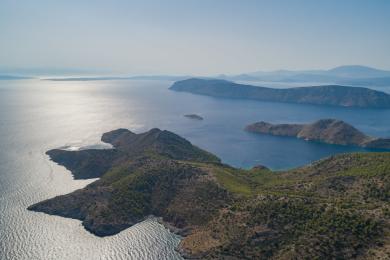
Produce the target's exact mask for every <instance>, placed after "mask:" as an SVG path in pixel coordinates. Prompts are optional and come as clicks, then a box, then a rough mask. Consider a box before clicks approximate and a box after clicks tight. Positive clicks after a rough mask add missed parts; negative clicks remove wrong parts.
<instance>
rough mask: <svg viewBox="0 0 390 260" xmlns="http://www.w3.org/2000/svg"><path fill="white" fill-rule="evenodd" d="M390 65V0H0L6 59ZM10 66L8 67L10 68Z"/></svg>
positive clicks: (206, 65) (160, 68)
mask: <svg viewBox="0 0 390 260" xmlns="http://www.w3.org/2000/svg"><path fill="white" fill-rule="evenodd" d="M344 64H363V65H369V66H374V67H379V68H383V69H390V1H388V0H383V1H380V0H377V1H376V0H363V1H359V0H344V1H343V0H334V1H331V0H324V1H318V0H312V1H303V0H302V1H298V0H297V1H295V0H286V1H271V0H270V1H260V0H257V1H249V0H236V1H229V0H208V1H206V0H193V1H190V0H161V1H145V0H142V1H141V0H140V1H130V0H127V1H125V0H123V1H119V0H118V1H117V0H110V1H108V0H95V1H92V0H90V1H87V0H63V1H60V0H57V1H56V0H34V1H32V0H25V1H21V0H18V1H16V0H0V68H3V69H4V68H29V67H39V68H53V67H54V68H78V69H86V70H98V71H112V72H115V73H127V74H146V73H149V74H151V73H157V74H162V73H169V74H198V75H208V74H219V73H241V72H248V71H256V70H273V69H314V68H330V67H334V66H338V65H344ZM0 73H1V71H0Z"/></svg>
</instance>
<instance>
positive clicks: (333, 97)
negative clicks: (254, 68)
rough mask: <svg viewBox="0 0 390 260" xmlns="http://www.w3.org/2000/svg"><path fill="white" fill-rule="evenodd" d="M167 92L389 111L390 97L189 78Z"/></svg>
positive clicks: (361, 91)
mask: <svg viewBox="0 0 390 260" xmlns="http://www.w3.org/2000/svg"><path fill="white" fill-rule="evenodd" d="M170 89H171V90H174V91H181V92H189V93H193V94H199V95H206V96H212V97H220V98H236V99H251V100H259V101H271V102H287V103H299V104H312V105H327V106H342V107H360V108H390V95H389V94H386V93H384V92H381V91H376V90H372V89H368V88H362V87H348V86H341V85H323V86H309V87H295V88H286V89H275V88H267V87H259V86H252V85H244V84H238V83H234V82H231V81H226V80H219V79H200V78H191V79H186V80H180V81H176V82H175V83H174V84H173V85H172V86H171V87H170Z"/></svg>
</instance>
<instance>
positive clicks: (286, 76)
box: [218, 65, 390, 86]
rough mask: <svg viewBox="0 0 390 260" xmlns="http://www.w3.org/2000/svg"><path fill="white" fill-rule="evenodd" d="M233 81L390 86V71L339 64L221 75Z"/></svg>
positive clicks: (220, 76) (222, 77)
mask: <svg viewBox="0 0 390 260" xmlns="http://www.w3.org/2000/svg"><path fill="white" fill-rule="evenodd" d="M218 78H220V79H226V80H233V81H267V82H318V83H333V84H343V85H361V86H390V71H386V70H379V69H375V68H371V67H366V66H361V65H347V66H339V67H336V68H333V69H329V70H297V71H292V70H277V71H270V72H263V71H257V72H251V73H244V74H238V75H219V76H218Z"/></svg>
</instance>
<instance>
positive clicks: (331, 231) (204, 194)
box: [29, 129, 390, 259]
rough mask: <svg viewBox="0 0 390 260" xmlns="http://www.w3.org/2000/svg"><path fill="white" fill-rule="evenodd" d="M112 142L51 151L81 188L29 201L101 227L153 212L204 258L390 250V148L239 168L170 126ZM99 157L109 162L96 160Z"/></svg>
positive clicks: (114, 229) (111, 136)
mask: <svg viewBox="0 0 390 260" xmlns="http://www.w3.org/2000/svg"><path fill="white" fill-rule="evenodd" d="M102 140H103V141H105V142H108V143H111V144H112V145H113V146H114V149H111V150H100V151H99V152H97V151H96V150H85V151H62V150H51V151H48V154H49V155H50V157H51V159H52V160H53V161H55V162H57V163H59V164H61V165H64V166H65V167H66V168H67V169H69V170H71V171H72V173H73V175H74V176H75V178H91V177H99V176H100V179H99V180H97V181H95V182H93V183H91V184H89V185H88V186H86V187H85V188H83V189H80V190H76V191H74V192H72V193H70V194H67V195H61V196H57V197H55V198H52V199H48V200H45V201H42V202H39V203H37V204H34V205H32V206H30V207H29V210H33V211H39V212H45V213H47V214H52V215H59V216H63V217H69V218H75V219H79V220H81V221H82V224H83V226H84V227H85V228H86V229H87V230H89V231H90V232H92V233H94V234H96V235H98V236H108V235H114V234H116V233H118V232H120V231H121V230H123V229H125V228H128V227H130V226H132V225H134V224H136V223H138V222H140V221H142V220H144V219H145V218H146V217H147V216H148V215H151V214H152V215H155V216H158V217H161V218H162V220H163V223H166V224H167V226H170V227H174V230H176V231H177V232H179V233H180V234H181V235H183V236H184V238H183V240H182V241H181V243H180V245H179V248H178V250H179V252H181V254H182V255H183V256H186V257H191V258H202V259H221V258H223V259H226V258H228V259H243V258H244V259H245V258H251V259H254V258H256V259H259V258H260V259H291V258H297V259H305V258H306V259H315V258H321V259H323V258H328V259H330V258H339V259H341V258H361V259H363V258H364V259H368V258H371V259H377V258H378V257H381V256H382V257H383V256H386V254H389V253H390V252H389V251H388V250H389V247H390V244H389V241H390V239H389V236H388V234H389V228H390V225H389V224H390V223H389V210H390V208H389V203H388V202H389V199H390V178H389V176H390V153H366V154H362V153H356V154H345V155H338V156H334V157H330V158H327V159H324V160H321V161H318V162H315V163H313V164H311V165H309V166H304V167H301V168H297V169H293V170H289V171H284V172H272V171H271V170H269V169H267V168H266V167H254V168H253V169H250V170H243V169H236V168H233V167H230V166H229V165H225V164H222V163H221V162H220V160H219V159H218V158H217V157H216V156H214V155H212V154H210V153H208V152H206V151H204V150H202V149H200V148H197V147H195V146H193V145H192V144H191V143H190V142H188V141H187V140H185V139H183V138H181V137H180V136H178V135H176V134H174V133H171V132H169V131H162V130H159V129H152V130H150V131H148V132H145V133H142V134H135V133H132V132H130V131H128V130H126V129H118V130H115V131H111V132H109V133H106V134H104V135H103V137H102ZM97 164H101V166H103V167H100V166H99V167H96V165H97Z"/></svg>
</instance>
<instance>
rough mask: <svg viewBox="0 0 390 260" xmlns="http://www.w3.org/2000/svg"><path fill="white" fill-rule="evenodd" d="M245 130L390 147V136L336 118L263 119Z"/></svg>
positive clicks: (342, 143)
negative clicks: (307, 120) (302, 120)
mask: <svg viewBox="0 0 390 260" xmlns="http://www.w3.org/2000/svg"><path fill="white" fill-rule="evenodd" d="M245 130H247V131H249V132H253V133H261V134H270V135H277V136H291V137H297V138H301V139H305V140H307V141H319V142H324V143H329V144H338V145H355V146H361V147H366V148H377V149H390V138H388V139H386V138H375V137H370V136H367V135H365V134H364V133H362V132H360V131H359V130H357V129H356V128H355V127H353V126H351V125H349V124H347V123H345V122H344V121H341V120H336V119H321V120H318V121H316V122H314V123H311V124H270V123H267V122H264V121H261V122H257V123H254V124H251V125H248V126H246V127H245Z"/></svg>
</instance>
